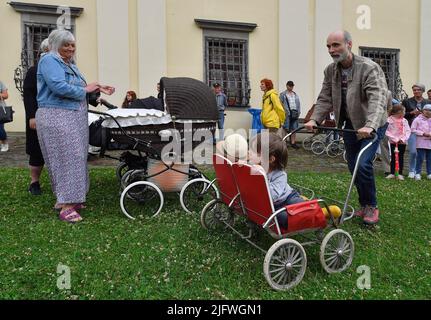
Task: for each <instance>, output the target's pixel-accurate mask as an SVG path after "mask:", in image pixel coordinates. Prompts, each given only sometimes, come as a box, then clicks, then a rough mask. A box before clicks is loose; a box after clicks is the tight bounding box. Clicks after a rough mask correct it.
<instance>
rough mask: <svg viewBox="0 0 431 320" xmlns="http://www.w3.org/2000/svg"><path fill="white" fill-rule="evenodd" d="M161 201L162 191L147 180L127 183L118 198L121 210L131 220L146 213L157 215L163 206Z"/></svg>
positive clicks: (162, 199) (162, 200)
mask: <svg viewBox="0 0 431 320" xmlns="http://www.w3.org/2000/svg"><path fill="white" fill-rule="evenodd" d="M163 203H164V198H163V193H162V191H160V189H159V188H158V187H157V186H156V185H155V184H154V183H151V182H148V181H138V182H135V183H132V184H130V185H128V186H127V187H126V188H125V189H124V191H123V192H122V193H121V198H120V207H121V211H122V212H123V213H124V214H125V215H126V216H127V217H128V218H129V219H132V220H135V219H136V218H138V217H142V216H143V215H146V214H150V215H152V217H155V216H157V215H158V214H159V213H160V211H161V210H162V208H163Z"/></svg>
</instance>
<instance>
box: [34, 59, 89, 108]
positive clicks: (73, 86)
mask: <svg viewBox="0 0 431 320" xmlns="http://www.w3.org/2000/svg"><path fill="white" fill-rule="evenodd" d="M85 86H86V83H85V79H84V77H83V76H82V75H81V73H80V72H79V70H78V68H77V67H76V66H75V65H74V64H70V65H67V64H66V63H64V62H63V60H62V59H61V58H60V57H59V56H58V55H56V54H54V53H49V54H46V55H45V56H43V57H42V59H41V60H40V61H39V65H38V69H37V103H38V106H39V108H58V109H70V110H78V109H79V106H80V104H82V102H83V101H85V100H86V96H87V94H86V91H85Z"/></svg>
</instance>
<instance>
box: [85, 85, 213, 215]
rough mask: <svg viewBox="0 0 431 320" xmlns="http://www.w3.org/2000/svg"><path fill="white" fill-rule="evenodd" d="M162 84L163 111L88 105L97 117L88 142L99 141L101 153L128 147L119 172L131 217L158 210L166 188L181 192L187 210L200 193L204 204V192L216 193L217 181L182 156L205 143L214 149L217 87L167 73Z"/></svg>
mask: <svg viewBox="0 0 431 320" xmlns="http://www.w3.org/2000/svg"><path fill="white" fill-rule="evenodd" d="M160 85H161V92H163V104H164V106H165V111H164V112H163V111H160V110H155V109H114V110H109V111H107V112H97V111H90V112H91V113H93V117H94V116H95V115H96V116H97V117H99V119H98V120H97V123H96V122H94V123H96V124H95V125H94V126H93V128H91V127H90V144H91V145H94V146H97V147H100V148H101V151H100V154H101V155H102V156H109V155H107V154H106V152H107V151H113V150H127V151H125V152H124V153H123V154H122V156H121V157H120V159H119V160H120V164H119V165H118V167H117V170H116V174H117V177H118V178H119V180H120V185H121V197H120V207H121V210H122V212H123V213H124V214H125V215H126V216H127V217H128V218H130V219H136V218H137V217H140V216H148V215H150V216H153V217H154V216H156V215H158V214H159V213H160V212H161V210H162V208H163V204H164V195H163V194H164V193H169V192H172V193H180V192H181V193H180V196H181V199H180V200H181V204H182V205H183V207H184V209H185V210H186V211H190V209H191V207H193V206H194V205H195V203H196V201H197V200H199V199H200V200H203V201H205V202H204V204H205V203H206V198H205V197H204V196H208V197H210V198H212V197H217V196H218V190H217V188H216V187H215V186H212V187H211V188H209V189H208V188H206V187H205V186H208V185H210V181H208V179H207V177H206V176H205V175H204V174H203V173H202V172H201V171H200V170H198V169H197V168H196V167H195V166H194V165H193V164H192V163H191V162H184V160H187V159H189V158H187V159H185V156H184V152H185V151H188V152H193V151H195V149H196V148H197V147H198V146H203V145H204V144H208V145H210V148H211V149H212V144H213V140H212V139H213V136H214V133H215V130H216V123H217V120H218V109H217V105H216V102H215V98H214V94H213V92H212V91H211V89H210V88H209V87H208V86H207V85H206V84H204V83H203V82H201V81H199V80H195V79H191V78H166V77H165V78H162V79H161V80H160ZM96 132H97V134H96ZM208 145H207V146H208ZM189 156H191V155H190V154H189ZM190 159H191V158H190ZM202 190H205V194H203V193H202ZM196 193H198V194H200V197H196ZM198 198H199V199H198Z"/></svg>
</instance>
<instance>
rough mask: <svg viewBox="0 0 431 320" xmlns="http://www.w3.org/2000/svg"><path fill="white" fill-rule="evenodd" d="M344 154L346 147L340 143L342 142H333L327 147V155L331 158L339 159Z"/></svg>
mask: <svg viewBox="0 0 431 320" xmlns="http://www.w3.org/2000/svg"><path fill="white" fill-rule="evenodd" d="M343 152H344V145H343V144H342V143H341V142H340V140H335V141H332V142H331V143H330V144H329V145H328V146H327V147H326V154H327V155H328V156H329V157H331V158H335V157H338V156H339V155H340V154H342V153H343Z"/></svg>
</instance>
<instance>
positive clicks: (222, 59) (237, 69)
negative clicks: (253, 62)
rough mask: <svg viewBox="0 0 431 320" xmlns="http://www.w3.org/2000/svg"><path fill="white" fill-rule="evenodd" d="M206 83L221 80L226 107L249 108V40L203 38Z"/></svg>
mask: <svg viewBox="0 0 431 320" xmlns="http://www.w3.org/2000/svg"><path fill="white" fill-rule="evenodd" d="M205 74H206V83H208V85H210V86H212V85H213V84H214V83H217V82H218V83H220V84H221V86H222V88H223V90H224V92H225V94H226V95H227V98H228V104H229V106H235V107H248V105H249V102H250V91H251V90H250V81H249V78H248V40H244V39H230V38H224V37H205Z"/></svg>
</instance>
